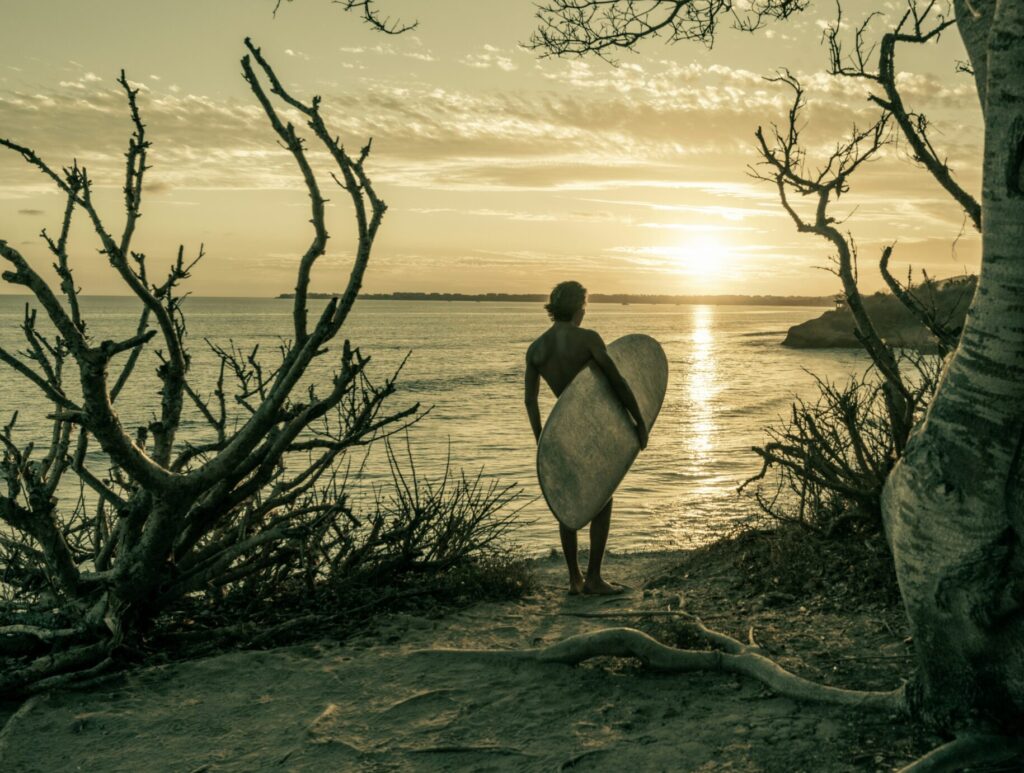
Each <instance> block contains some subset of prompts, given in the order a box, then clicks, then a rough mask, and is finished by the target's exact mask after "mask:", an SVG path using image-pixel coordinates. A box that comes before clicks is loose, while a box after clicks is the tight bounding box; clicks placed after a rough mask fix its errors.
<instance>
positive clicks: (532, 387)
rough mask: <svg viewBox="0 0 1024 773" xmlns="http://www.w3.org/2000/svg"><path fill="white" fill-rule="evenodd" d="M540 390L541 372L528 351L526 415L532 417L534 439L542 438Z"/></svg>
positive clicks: (531, 425) (531, 424)
mask: <svg viewBox="0 0 1024 773" xmlns="http://www.w3.org/2000/svg"><path fill="white" fill-rule="evenodd" d="M539 391H540V373H539V372H538V371H537V368H535V367H534V365H533V363H532V362H531V361H530V353H529V352H527V353H526V395H525V399H526V415H527V416H529V417H530V427H531V428H532V429H533V439H534V440H540V430H541V423H540V408H539V407H538V405H537V393H538V392H539Z"/></svg>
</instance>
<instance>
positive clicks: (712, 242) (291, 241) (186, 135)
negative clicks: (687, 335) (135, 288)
mask: <svg viewBox="0 0 1024 773" xmlns="http://www.w3.org/2000/svg"><path fill="white" fill-rule="evenodd" d="M379 4H380V6H381V8H382V10H383V11H385V12H386V13H387V14H388V15H392V16H396V17H400V18H401V19H403V20H410V21H411V20H416V21H418V26H417V28H416V29H415V30H414V31H413V32H411V33H406V34H403V35H400V36H385V35H382V34H381V33H379V32H375V31H373V30H371V29H370V28H369V27H367V26H366V25H364V24H362V23H361V22H360V20H359V18H358V17H357V16H356V15H354V14H347V13H344V12H343V11H342V10H341V8H340V7H339V6H338V5H336V4H333V3H331V2H329V0H293V1H291V2H284V3H282V6H281V8H280V10H279V11H278V13H277V15H276V17H275V16H274V15H273V14H272V11H273V8H274V0H216V2H211V1H210V0H176V1H175V2H157V1H156V0H146V1H145V2H140V0H96V1H95V2H89V3H83V2H80V0H41V1H38V2H29V1H28V0H0V26H2V27H3V29H4V30H5V34H4V45H3V46H2V47H0V136H3V137H7V138H9V139H12V140H14V141H16V142H19V143H21V144H24V145H28V146H31V147H32V148H34V149H35V150H36V151H37V152H38V153H39V154H40V155H41V156H42V157H43V158H45V159H46V160H47V161H48V162H49V163H50V164H51V165H52V166H54V167H59V166H63V165H66V164H70V163H71V162H72V160H74V159H77V160H78V162H79V163H80V164H83V165H85V166H86V167H87V168H88V169H89V172H90V175H91V177H92V179H93V180H94V184H95V197H96V199H97V201H98V204H99V208H100V211H101V213H102V215H103V217H104V219H105V221H107V222H108V223H109V224H110V226H111V228H113V229H115V230H116V229H118V228H119V227H120V224H121V222H122V220H123V216H124V215H123V209H122V206H121V192H120V188H121V186H122V185H123V181H122V176H123V173H124V172H123V164H124V152H125V148H126V146H127V140H128V137H129V135H130V131H131V127H130V122H129V118H128V113H127V109H126V105H125V101H124V97H123V94H121V92H120V91H119V89H118V87H117V84H116V78H117V76H118V74H119V72H120V70H121V69H122V68H124V69H125V71H126V73H127V76H128V78H129V80H130V81H132V82H133V83H134V84H136V85H137V86H138V87H140V88H141V92H140V95H139V104H140V108H141V110H142V114H143V119H144V121H145V122H146V125H147V132H148V136H149V139H150V140H151V141H152V143H153V147H152V149H151V152H150V163H151V165H152V168H151V169H150V170H149V171H148V172H147V178H146V180H147V184H146V190H145V193H144V199H143V213H144V215H143V218H142V219H141V221H140V224H139V231H138V235H137V237H136V243H135V249H137V250H138V251H141V252H144V253H145V254H146V255H147V259H148V261H149V264H150V266H151V268H150V270H151V271H153V272H154V273H155V274H159V273H162V271H159V270H158V269H159V267H160V266H161V265H162V264H164V263H169V262H170V260H171V259H172V258H173V256H174V255H175V253H176V251H177V247H178V245H179V244H183V245H184V247H185V250H186V253H187V254H194V253H195V252H196V251H197V250H198V248H199V245H200V244H203V245H204V247H205V251H206V254H207V257H206V258H205V259H204V261H203V262H202V263H201V264H200V265H199V266H198V267H197V268H196V269H195V271H194V273H193V276H192V278H191V279H190V280H189V283H188V289H190V290H191V291H192V292H193V293H194V294H196V295H206V296H226V295H231V296H256V297H264V296H272V295H276V294H277V293H280V292H286V291H288V290H290V289H291V288H292V287H293V286H294V282H295V268H296V266H297V263H298V259H299V257H300V256H301V255H302V253H303V251H304V250H305V248H306V246H307V244H308V242H309V239H310V236H311V227H310V225H309V222H308V219H309V213H308V196H307V194H306V192H305V189H304V187H303V186H302V180H301V177H300V176H299V174H298V171H297V170H296V168H295V165H294V161H293V159H292V157H291V155H290V154H289V153H288V152H287V151H286V150H284V149H283V148H281V147H280V146H279V145H277V144H276V142H275V140H276V135H274V133H273V131H272V129H271V128H270V126H269V124H268V123H267V120H266V118H265V117H264V115H263V114H262V112H261V110H260V108H259V106H258V104H257V103H256V101H255V98H254V97H253V95H252V93H251V91H249V89H248V86H247V85H246V84H245V82H244V81H243V80H242V77H241V68H240V66H239V59H240V58H241V56H242V55H243V54H244V46H243V42H242V41H243V39H244V38H245V37H246V36H250V37H251V38H252V39H253V40H254V42H255V43H256V44H257V45H259V46H260V47H261V48H262V49H263V52H264V55H265V56H266V57H267V58H268V60H269V61H270V62H271V64H272V65H273V66H274V67H275V69H276V71H277V73H278V75H279V76H280V77H281V79H282V81H283V82H284V83H285V84H286V85H287V86H288V87H289V88H290V89H291V90H292V91H293V93H294V94H295V95H296V96H298V97H300V98H302V99H307V100H308V99H309V97H311V96H312V95H313V94H319V95H321V96H322V98H323V103H322V111H323V113H324V115H325V118H326V120H327V123H328V125H329V127H331V129H332V131H334V132H335V133H336V134H337V135H339V136H340V137H341V138H342V140H343V142H344V143H345V144H346V147H348V148H349V149H350V150H353V151H354V150H357V149H358V148H359V147H361V146H362V144H364V142H365V141H366V139H367V138H368V137H371V136H372V137H373V153H372V155H371V156H370V158H369V160H368V161H367V164H366V168H367V172H368V174H369V175H370V177H371V178H372V180H373V181H374V184H375V186H376V188H377V191H378V193H379V194H380V196H381V197H382V198H383V199H384V200H385V201H386V202H387V204H388V205H389V210H388V213H387V215H386V216H385V219H384V223H383V225H382V228H381V231H380V233H379V236H378V239H377V242H376V244H375V246H374V251H373V256H372V258H371V263H370V267H369V269H368V271H367V274H366V279H365V282H364V289H365V290H366V291H368V292H394V291H425V292H431V291H437V292H442V291H449V292H466V293H475V292H516V293H518V292H545V291H547V290H548V289H549V288H550V287H551V286H552V285H553V284H554V283H555V282H557V281H561V280H563V279H568V278H573V279H577V280H579V281H581V282H583V283H584V284H585V285H586V286H587V287H588V288H589V289H590V290H591V291H592V292H598V293H618V292H625V293H672V294H717V293H726V294H733V293H735V294H776V295H808V294H813V295H818V294H829V293H833V292H837V291H838V289H839V285H838V280H837V279H836V277H835V276H833V275H832V274H830V273H828V271H826V270H823V268H824V267H827V266H828V265H829V256H830V250H829V246H828V244H827V243H826V242H825V241H824V240H822V239H821V238H819V237H816V236H813V235H806V234H798V233H797V232H796V230H795V228H794V226H793V223H792V221H791V220H790V219H789V218H788V217H787V216H786V215H785V213H784V212H783V211H782V209H781V207H780V206H779V202H778V197H777V192H776V190H775V188H774V186H773V185H771V184H768V183H764V182H760V181H757V180H755V179H752V178H751V177H750V175H749V167H750V165H752V164H755V163H756V162H757V160H758V159H757V154H756V152H755V141H754V130H755V129H756V128H757V127H758V126H759V125H766V126H767V125H768V124H770V123H772V122H773V121H774V122H777V121H780V120H782V119H783V118H784V115H785V111H786V109H787V108H788V104H789V95H788V94H787V92H786V91H785V90H784V89H783V88H782V87H780V86H778V85H777V84H773V83H770V82H767V81H766V80H764V78H765V76H770V75H772V74H774V73H775V72H776V71H777V70H778V68H780V67H788V68H789V69H790V70H792V71H793V72H794V73H795V74H797V75H798V76H799V77H800V78H801V80H802V82H803V83H804V85H805V87H806V89H807V99H808V109H807V111H806V114H805V116H804V119H805V131H804V136H805V138H806V140H807V149H808V160H809V162H810V163H811V165H814V164H815V159H821V160H824V159H825V158H827V156H828V153H829V150H830V148H831V147H832V146H833V145H834V144H835V142H836V141H837V140H839V139H841V138H842V137H843V136H844V135H847V134H848V133H849V131H850V128H851V126H852V125H853V124H855V123H856V124H859V125H864V124H867V123H869V122H870V121H871V120H872V118H873V116H874V115H875V112H876V109H875V108H873V107H872V105H871V104H870V103H869V102H868V101H867V99H866V94H867V91H866V86H865V84H864V83H863V82H859V81H850V80H837V79H834V78H831V77H829V76H827V75H826V74H825V66H826V63H827V61H826V59H827V58H826V51H825V49H824V47H823V46H822V45H821V31H822V28H823V26H824V25H825V24H826V23H827V22H829V21H831V20H832V19H833V17H834V15H835V6H834V4H832V3H819V2H812V3H811V7H810V8H809V10H807V11H806V12H805V13H804V14H802V15H801V16H799V17H798V18H796V19H793V20H790V21H787V22H782V23H773V24H771V25H770V26H769V28H768V29H766V30H762V31H760V32H758V33H755V34H753V35H750V34H746V33H741V32H736V31H732V30H723V31H722V33H721V34H720V36H719V38H718V40H717V42H716V44H715V46H714V48H713V49H711V50H708V49H707V48H705V47H703V46H701V45H698V44H694V43H685V42H682V43H676V44H673V45H666V44H665V43H663V42H661V41H649V42H646V43H644V44H642V45H641V46H640V47H639V49H638V52H637V53H635V54H630V53H624V54H622V55H621V56H620V63H619V64H618V66H612V65H609V64H606V63H604V62H601V61H599V60H596V59H583V60H580V59H571V60H564V59H543V58H539V57H538V54H537V52H535V51H530V50H527V49H526V48H525V47H524V46H523V45H522V44H523V43H524V42H526V41H527V40H528V39H529V37H530V34H531V32H532V31H533V29H534V27H535V25H536V20H535V18H534V12H535V8H534V5H533V3H532V2H530V0H472V2H470V0H430V2H429V3H428V2H424V0H380V2H379ZM878 7H885V9H886V11H885V13H886V14H888V15H889V17H890V18H892V15H893V14H896V13H898V12H899V11H900V10H901V9H902V8H903V3H899V2H887V3H868V2H863V1H862V0H857V2H852V3H849V2H848V3H844V17H845V18H846V19H848V20H851V21H854V20H855V21H859V20H860V19H863V18H865V17H866V15H867V14H868V13H869V12H870V10H873V9H876V8H878ZM884 23H885V19H879V20H877V26H876V27H875V29H878V30H881V29H883V25H884ZM845 30H846V31H847V32H849V27H845ZM898 56H899V59H898V63H899V65H900V66H901V68H902V69H903V74H901V76H900V84H901V87H902V93H903V94H904V99H905V101H906V102H907V103H908V104H909V105H910V106H911V107H912V109H914V110H917V111H920V112H922V113H925V114H926V115H927V116H928V118H929V121H930V125H931V127H932V133H931V137H932V140H933V143H934V144H935V145H936V146H937V147H939V148H940V149H941V151H942V153H943V154H944V155H945V156H946V157H948V161H949V164H950V166H951V167H952V169H953V170H954V172H955V173H956V175H957V178H958V179H959V180H960V181H961V182H962V184H964V186H965V187H966V188H967V189H968V190H969V191H972V192H975V193H976V195H977V191H978V190H979V188H980V165H981V152H982V131H981V115H980V109H979V107H978V100H977V95H976V92H975V90H974V88H973V83H972V81H971V79H970V77H969V76H966V75H964V74H961V73H958V72H957V71H956V63H957V61H958V60H964V59H966V54H965V53H964V50H963V46H962V43H961V42H960V39H959V37H958V35H957V33H956V31H955V28H954V29H952V30H950V31H948V32H947V34H945V35H943V36H942V38H941V39H940V40H939V41H938V43H937V44H935V45H929V46H927V47H923V48H922V50H917V51H911V50H907V51H904V50H903V49H901V50H900V52H899V54H898ZM315 160H316V162H317V172H318V174H319V178H320V180H321V184H322V185H323V187H324V189H325V190H329V186H333V182H332V181H331V179H330V172H331V171H332V169H331V166H330V164H329V163H328V162H327V160H326V158H324V157H322V156H319V155H318V156H316V157H315ZM0 181H2V184H0V239H4V240H6V241H7V242H8V243H10V244H11V245H13V246H15V247H16V248H17V249H19V250H20V251H22V252H23V254H24V255H25V256H26V257H27V258H29V259H30V260H31V261H32V262H33V264H34V265H36V266H37V267H38V268H39V270H40V271H42V272H44V273H45V272H46V271H47V270H48V266H49V264H50V263H51V260H50V258H49V257H48V253H47V252H46V250H45V247H44V245H43V243H42V241H41V239H40V238H39V232H40V230H41V229H42V228H44V227H45V228H47V229H49V230H50V231H51V232H53V231H56V230H58V228H59V223H60V214H61V211H62V207H63V202H62V199H61V197H60V195H58V193H57V192H56V190H55V189H54V187H53V185H52V184H51V183H48V182H47V181H46V180H45V179H44V178H43V177H42V176H41V175H40V174H39V173H38V172H37V171H36V170H34V169H32V168H30V167H28V165H27V164H25V163H24V161H23V160H22V159H20V157H18V156H16V155H15V154H13V153H11V152H9V151H5V152H3V153H0ZM335 190H336V189H335ZM327 195H328V196H329V197H330V198H331V202H330V205H329V213H328V230H329V232H330V234H331V239H330V241H329V244H328V250H327V254H326V255H325V256H324V257H323V258H322V259H321V260H320V262H319V263H318V264H317V268H316V270H315V272H314V275H313V280H312V286H313V289H314V290H319V291H334V290H337V289H339V288H342V287H343V286H344V284H345V281H346V279H347V274H348V267H349V265H350V263H351V256H352V254H353V249H354V227H353V219H352V212H351V206H350V205H349V204H348V202H347V196H346V194H344V192H343V191H340V190H336V193H332V192H328V194H327ZM808 203H809V202H798V205H799V206H800V207H803V208H805V209H806V205H807V204H808ZM831 211H832V212H833V214H834V216H836V217H837V218H840V219H842V220H843V226H842V227H843V228H844V229H845V230H847V231H849V232H850V233H851V234H852V236H853V238H854V239H855V241H856V244H857V248H858V254H859V255H860V263H861V265H860V278H861V283H862V287H863V288H864V289H865V290H868V291H874V290H876V289H879V288H880V287H881V286H882V282H881V279H880V277H879V274H878V270H877V259H878V255H879V254H880V252H881V250H882V248H883V246H884V245H886V244H889V243H892V242H896V249H895V252H894V256H893V267H894V271H895V272H896V273H902V274H904V275H905V274H906V272H907V270H908V268H909V267H910V266H913V269H914V271H915V272H918V271H920V270H921V269H924V270H926V271H927V272H928V273H929V274H930V275H932V276H940V277H941V276H950V275H956V274H961V273H964V272H967V271H973V270H976V268H977V265H978V259H979V258H978V256H979V254H980V240H979V238H978V236H977V235H976V234H975V233H974V232H973V231H972V230H971V228H970V227H969V226H968V225H965V222H964V217H963V213H962V212H961V211H960V210H959V209H958V207H957V206H956V205H955V203H953V202H952V200H951V199H950V198H949V197H948V195H947V194H946V193H945V192H944V191H943V190H942V189H941V188H939V186H938V185H937V184H936V183H935V182H934V180H933V179H932V178H931V177H930V176H929V175H928V174H927V172H925V171H924V170H923V169H921V168H920V167H919V166H916V165H915V164H914V162H913V161H912V159H910V157H909V156H908V153H907V149H906V147H905V145H904V144H898V145H896V146H895V147H892V148H890V149H888V150H887V151H886V152H885V153H884V154H883V155H882V157H880V158H879V159H878V160H876V161H874V162H872V163H871V164H869V165H868V166H866V167H864V168H863V169H862V170H861V171H859V172H858V173H857V174H856V175H855V176H854V178H853V179H852V180H851V190H850V192H849V193H848V194H846V195H844V196H843V198H842V199H841V200H840V201H839V202H838V203H837V204H836V205H834V206H833V209H832V210H831ZM98 246H99V245H98V240H97V238H96V236H95V235H94V234H93V233H92V232H91V231H90V230H89V228H88V227H87V226H86V225H85V224H84V221H83V219H82V218H81V217H79V219H78V220H77V221H76V225H75V227H74V229H73V232H72V242H71V256H72V265H73V268H74V270H75V277H76V280H77V281H78V283H79V284H80V285H81V286H82V287H83V289H84V291H85V292H87V293H95V294H124V293H125V292H126V290H125V288H124V286H123V285H122V284H121V283H120V282H119V280H118V279H117V277H116V276H115V274H114V272H113V270H112V269H111V268H110V267H109V265H107V264H106V262H105V259H104V258H103V256H101V255H99V254H98V253H97V248H98ZM20 290H21V288H12V287H11V286H9V285H0V293H8V292H19V291H20Z"/></svg>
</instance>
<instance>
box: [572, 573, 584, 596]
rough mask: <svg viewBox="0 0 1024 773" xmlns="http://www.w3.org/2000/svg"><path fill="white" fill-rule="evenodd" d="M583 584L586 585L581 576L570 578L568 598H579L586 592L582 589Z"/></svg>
mask: <svg viewBox="0 0 1024 773" xmlns="http://www.w3.org/2000/svg"><path fill="white" fill-rule="evenodd" d="M585 584H586V583H584V582H583V575H579V576H577V577H570V578H569V595H570V596H579V595H580V594H581V593H585V592H586V590H585V589H584V585H585Z"/></svg>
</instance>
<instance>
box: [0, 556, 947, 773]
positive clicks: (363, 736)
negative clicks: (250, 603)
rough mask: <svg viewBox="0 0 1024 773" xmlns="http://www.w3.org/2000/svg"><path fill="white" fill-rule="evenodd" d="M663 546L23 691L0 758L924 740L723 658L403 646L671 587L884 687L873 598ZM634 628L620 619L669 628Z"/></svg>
mask: <svg viewBox="0 0 1024 773" xmlns="http://www.w3.org/2000/svg"><path fill="white" fill-rule="evenodd" d="M680 560H681V559H680V554H650V555H640V556H626V557H616V556H612V557H610V558H609V560H608V564H609V566H608V570H607V573H606V574H607V575H608V576H609V577H611V578H613V579H616V580H619V581H622V582H625V583H628V584H629V585H631V586H633V587H635V588H636V589H637V590H636V591H633V592H630V593H629V594H626V595H624V596H620V597H614V598H594V597H567V596H566V594H565V591H564V587H563V578H562V572H563V570H562V567H561V564H560V561H559V560H558V559H556V558H552V559H548V560H544V561H540V562H538V574H539V587H538V590H537V591H536V592H535V593H533V594H532V595H530V596H528V597H526V598H524V599H521V600H518V601H510V602H503V603H480V604H477V605H474V606H472V607H469V608H466V609H463V610H460V611H457V612H453V613H450V614H447V615H445V616H443V617H435V618H431V617H427V616H417V615H414V614H406V613H403V614H392V615H388V616H385V617H383V618H381V619H380V620H379V621H378V622H377V623H376V625H375V627H374V628H373V629H372V630H368V631H367V632H366V633H365V634H364V635H361V636H359V637H357V638H355V639H350V640H348V641H347V642H345V643H344V644H337V643H333V642H326V641H321V642H316V643H309V644H304V645H301V646H294V647H288V648H282V649H277V650H272V651H259V652H233V653H228V654H224V655H219V656H216V657H209V658H205V659H201V660H196V661H191V662H182V663H176V664H172V665H168V666H161V667H156V668H150V669H143V670H137V671H134V672H132V673H129V674H126V675H121V676H117V677H114V678H112V679H109V680H107V681H106V682H104V683H101V684H100V685H98V686H93V687H92V688H90V689H89V690H83V691H68V692H61V693H56V694H50V695H46V696H39V697H36V698H33V699H31V700H30V701H28V702H27V703H26V704H24V705H23V706H22V707H21V709H20V710H19V711H18V712H17V714H15V715H14V717H13V718H12V719H11V720H10V721H9V722H8V723H7V725H6V726H5V728H4V730H3V732H2V734H0V770H3V771H10V772H11V773H14V771H26V772H27V771H47V772H52V771H63V770H82V771H133V772H137V771H182V772H183V773H189V772H192V773H199V772H200V771H211V772H212V771H261V770H292V771H347V770H352V771H404V770H429V771H447V770H473V771H487V770H495V771H505V770H531V771H532V770H539V771H544V770H579V771H584V770H602V771H621V772H623V773H626V772H628V773H633V772H634V771H635V772H637V773H639V772H640V771H710V770H715V771H718V770H723V771H725V770H728V771H780V772H781V771H785V772H786V773H790V772H796V771H815V772H818V771H846V770H892V769H893V768H894V767H896V766H898V765H900V764H905V763H906V762H908V761H909V760H910V759H912V758H913V757H915V756H917V755H918V754H920V753H921V752H922V751H925V750H927V748H928V747H929V745H930V744H931V743H932V742H933V741H934V739H927V738H917V737H915V736H914V731H913V730H912V728H910V727H909V726H905V725H903V724H902V722H901V721H899V720H898V719H896V718H894V717H889V716H884V715H874V714H864V713H859V712H855V711H852V710H847V709H835V708H830V707H822V706H817V705H811V704H798V703H796V702H794V701H791V700H789V699H785V698H780V697H777V696H775V695H773V694H772V693H771V692H769V691H768V690H766V689H764V688H763V687H762V686H761V685H760V684H758V683H757V682H754V681H752V680H749V679H742V678H739V677H733V676H729V675H719V674H689V675H666V674H658V673H652V672H650V671H646V670H644V669H643V668H642V667H640V665H639V663H638V662H636V661H631V660H623V659H614V660H613V659H599V660H596V661H591V662H590V663H588V664H586V665H583V666H579V667H568V666H562V665H554V664H534V663H504V662H502V663H499V664H495V663H485V662H480V661H478V660H474V659H465V660H462V659H453V658H448V657H439V656H434V655H423V654H416V653H415V651H416V650H419V649H422V648H430V647H465V648H496V649H497V648H509V647H530V646H539V645H543V644H548V643H553V642H555V641H558V640H560V639H562V638H564V637H566V636H569V635H571V634H575V633H579V632H582V631H588V630H594V629H597V628H599V627H601V626H602V624H604V625H607V624H609V623H614V621H608V620H597V619H587V618H580V617H573V616H571V615H570V614H565V613H578V612H593V611H605V612H607V611H613V610H623V609H654V608H665V607H666V606H669V605H674V604H675V603H677V599H678V598H679V596H680V594H681V595H682V597H683V598H684V599H685V602H686V606H687V608H688V609H690V610H691V611H694V612H697V613H699V614H701V615H702V616H704V617H706V619H707V621H708V623H709V625H712V626H715V627H720V628H721V629H722V630H726V631H728V632H729V633H732V634H734V635H736V634H740V633H741V632H745V631H747V629H748V626H749V625H754V626H755V635H756V636H757V637H758V641H759V643H760V644H761V645H762V646H764V647H765V648H766V649H767V650H768V651H769V652H770V653H771V654H772V655H774V656H777V657H778V658H779V659H780V661H781V662H783V663H784V664H785V665H786V666H787V667H789V668H792V669H794V670H797V671H799V672H800V673H802V674H803V675H805V676H809V677H812V678H818V679H823V680H825V681H829V682H831V683H837V684H841V685H843V686H849V687H860V688H873V687H879V688H891V687H895V686H896V685H898V683H899V675H900V671H901V669H903V668H905V667H906V663H907V662H908V661H907V660H906V653H905V652H904V649H903V648H904V647H905V644H904V643H903V641H902V638H903V636H904V635H905V634H904V632H903V631H901V630H899V629H898V625H899V624H898V622H897V623H893V622H892V621H891V620H887V619H886V615H885V613H884V612H883V611H881V610H872V609H868V610H866V611H865V610H858V611H857V612H856V613H851V611H850V610H844V609H832V608H830V606H829V604H827V603H824V604H823V605H821V608H809V607H805V606H799V607H798V606H792V605H791V606H790V607H786V606H785V604H786V603H789V600H785V599H784V600H782V607H781V608H780V607H779V600H778V599H771V598H765V597H760V598H742V597H740V598H737V596H736V593H735V589H734V587H733V585H734V583H733V580H734V578H730V577H728V576H727V575H728V572H723V571H720V570H714V569H708V568H704V569H700V568H688V567H687V566H686V565H685V563H684V564H683V565H680ZM645 585H647V586H652V585H657V586H659V587H648V588H647V589H646V590H644V586H645ZM795 603H796V602H793V604H795ZM876 613H877V614H876ZM615 624H618V623H615ZM621 624H627V623H626V621H623V623H621ZM652 625H653V627H652ZM652 625H647V626H643V625H638V627H644V628H645V629H646V630H648V631H649V632H652V633H655V634H659V635H661V637H662V638H663V639H665V637H666V636H670V635H671V631H668V630H667V629H664V625H665V624H661V623H659V624H657V625H654V624H652ZM659 625H660V626H662V629H661V630H659V629H658V628H657V626H659Z"/></svg>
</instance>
